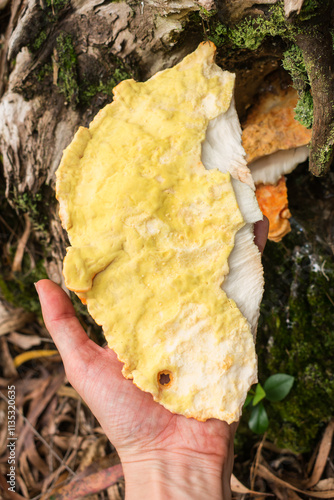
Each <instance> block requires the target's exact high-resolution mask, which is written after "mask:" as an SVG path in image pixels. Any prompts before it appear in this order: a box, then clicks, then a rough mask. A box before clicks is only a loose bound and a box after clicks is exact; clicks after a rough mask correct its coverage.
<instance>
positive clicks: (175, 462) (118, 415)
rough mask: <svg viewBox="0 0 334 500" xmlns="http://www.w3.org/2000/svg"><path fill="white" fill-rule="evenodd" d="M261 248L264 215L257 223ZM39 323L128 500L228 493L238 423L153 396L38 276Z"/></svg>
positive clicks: (214, 497) (58, 291) (225, 498)
mask: <svg viewBox="0 0 334 500" xmlns="http://www.w3.org/2000/svg"><path fill="white" fill-rule="evenodd" d="M254 232H255V242H256V244H257V245H258V247H259V249H260V251H261V252H262V251H263V249H264V246H265V243H266V240H267V234H268V221H267V219H266V220H265V221H262V222H260V223H257V224H256V225H255V230H254ZM36 289H37V291H38V294H39V299H40V302H41V306H42V312H43V317H44V321H45V325H46V327H47V329H48V330H49V332H50V334H51V336H52V338H53V340H54V342H55V344H56V346H57V348H58V350H59V352H60V355H61V357H62V359H63V362H64V366H65V370H66V374H67V377H68V380H69V382H70V383H71V384H72V386H73V387H74V388H75V389H76V390H77V392H78V393H79V394H80V396H81V397H82V398H83V399H84V401H85V402H86V403H87V405H88V406H89V407H90V409H91V410H92V412H93V413H94V415H95V416H96V418H97V419H98V420H99V422H100V424H101V426H102V427H103V429H104V431H105V433H106V435H107V436H108V438H109V439H110V441H111V442H112V444H113V445H114V446H115V448H116V449H117V451H118V454H119V456H120V459H121V462H122V465H123V472H124V477H125V485H126V500H141V499H144V500H150V499H154V500H167V499H171V498H173V500H188V499H189V500H197V499H198V500H203V498H210V499H212V500H221V499H223V500H228V499H230V498H231V490H230V477H231V473H232V468H233V439H234V434H235V431H236V427H237V423H234V424H232V425H228V424H227V423H226V422H221V421H219V420H215V419H211V420H207V421H206V422H198V421H196V420H194V419H192V418H190V419H187V418H185V417H183V416H182V415H175V414H172V413H170V412H169V411H168V410H166V409H165V408H164V407H163V406H161V405H159V404H158V403H156V402H154V401H153V399H152V396H151V395H150V394H147V393H144V392H142V391H140V390H139V389H138V388H137V387H136V386H135V385H134V384H133V383H132V382H131V380H126V379H125V378H124V377H123V375H122V374H121V369H122V363H120V362H119V361H118V359H117V357H116V355H115V353H114V352H113V351H112V350H110V349H108V348H102V347H99V346H98V345H96V344H95V343H94V342H92V341H91V340H90V339H89V338H88V337H87V335H86V332H85V331H84V330H83V328H82V327H81V325H80V323H79V321H78V319H77V318H76V316H75V311H74V308H73V306H72V303H71V301H70V299H69V298H68V296H67V295H66V293H65V292H64V291H63V290H62V289H61V288H60V287H59V286H57V285H56V284H55V283H53V282H52V281H49V280H41V281H39V282H38V283H37V284H36Z"/></svg>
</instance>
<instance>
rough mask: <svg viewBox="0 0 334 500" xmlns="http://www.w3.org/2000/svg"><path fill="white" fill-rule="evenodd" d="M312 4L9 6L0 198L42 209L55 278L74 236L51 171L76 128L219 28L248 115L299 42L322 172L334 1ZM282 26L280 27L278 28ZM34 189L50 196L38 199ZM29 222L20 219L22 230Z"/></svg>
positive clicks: (56, 2) (327, 148)
mask: <svg viewBox="0 0 334 500" xmlns="http://www.w3.org/2000/svg"><path fill="white" fill-rule="evenodd" d="M313 4H314V2H311V3H310V2H303V1H299V2H290V1H288V0H286V1H285V2H282V1H281V2H280V1H278V0H261V1H259V0H258V1H256V0H247V1H240V0H216V1H214V0H174V1H172V2H171V1H167V0H145V1H137V0H127V1H116V2H115V1H114V2H113V1H104V0H85V1H84V0H43V1H40V0H12V1H11V2H7V3H6V2H3V3H2V4H1V11H0V12H1V16H0V33H1V42H2V45H1V49H0V50H1V53H0V61H1V65H0V75H1V79H0V85H1V87H0V89H1V94H0V97H1V101H0V150H1V154H2V165H3V174H2V183H3V185H4V191H3V195H4V196H5V198H6V200H8V203H9V204H10V205H11V206H12V207H13V208H14V209H15V210H16V212H17V213H21V214H22V211H23V212H27V213H30V215H31V212H32V211H33V210H34V211H35V215H34V221H35V229H34V228H33V230H32V231H31V234H32V236H31V238H30V243H31V240H32V237H36V234H37V239H38V240H40V239H41V238H40V237H39V236H38V235H42V239H43V238H44V240H45V241H46V242H47V244H48V245H50V248H51V249H52V250H51V254H52V257H51V258H48V259H47V270H48V273H49V275H52V277H53V278H54V279H56V281H58V282H62V278H61V273H60V269H61V260H62V257H63V253H64V249H65V246H66V238H65V236H64V234H63V231H62V229H61V227H60V224H59V221H58V218H57V215H56V205H55V202H54V197H53V188H54V173H55V170H56V168H57V166H58V164H59V161H60V158H61V155H62V151H63V149H64V148H65V147H66V146H67V145H68V143H69V142H70V141H71V139H72V137H73V135H74V133H75V131H76V129H77V128H78V126H79V125H88V123H89V122H90V121H91V119H92V118H93V116H94V115H95V114H96V113H97V111H98V110H99V109H100V108H101V107H103V106H104V105H105V104H107V103H108V102H110V101H111V100H112V87H113V86H114V85H116V84H117V83H118V82H119V81H120V80H122V79H124V78H126V77H134V78H136V79H140V80H145V79H147V78H149V77H150V76H152V75H153V74H154V73H156V72H157V71H160V70H162V69H164V68H167V67H170V66H172V65H174V64H175V63H177V62H178V61H179V60H180V59H181V58H182V57H184V56H185V55H186V54H188V53H189V52H191V51H192V50H193V49H194V48H195V47H196V46H197V44H198V43H199V42H201V41H202V40H203V39H206V38H211V39H215V37H216V38H217V34H219V33H221V32H224V33H228V37H229V38H228V37H227V38H226V37H225V39H224V40H227V43H225V41H223V42H222V44H221V46H219V49H218V56H217V62H218V63H219V64H221V65H222V66H223V67H224V68H226V69H228V70H230V71H235V72H236V74H237V85H236V103H237V109H238V111H239V114H240V117H241V118H243V116H244V115H245V112H246V110H247V109H248V107H249V105H250V104H251V102H252V99H253V96H254V95H255V94H256V92H257V91H258V89H259V88H260V87H261V86H262V85H263V82H264V79H265V77H266V76H267V75H268V74H269V73H271V72H272V71H273V70H276V69H277V68H278V67H279V66H280V65H281V59H282V56H283V52H284V50H286V49H287V48H288V47H289V46H291V44H292V42H294V43H297V44H298V46H299V47H300V49H301V50H302V54H303V56H304V62H305V66H306V71H307V73H308V77H309V82H310V86H311V91H312V94H313V99H314V129H313V139H312V151H311V162H310V168H311V171H312V172H313V173H315V174H316V175H321V174H323V173H324V172H325V171H326V170H327V169H328V167H329V165H330V163H331V161H332V157H333V140H334V139H333V136H334V131H333V130H334V128H333V127H334V126H333V119H334V112H333V109H334V107H333V100H334V90H333V89H334V85H333V75H332V68H333V67H334V66H333V50H332V37H331V32H330V29H331V23H332V18H331V12H332V7H330V5H329V3H328V2H320V3H319V5H321V9H320V8H319V9H318V10H319V12H320V13H321V15H320V17H319V16H318V17H317V16H315V17H314V13H313V11H312V9H313V10H315V11H316V10H317V7H312V8H310V5H313ZM304 5H306V6H307V10H306V11H304V10H303V9H304ZM305 8H306V7H305ZM272 9H276V11H274V10H272ZM279 9H281V11H280V10H279ZM275 12H276V14H275ZM277 12H278V13H279V12H281V13H282V12H283V14H282V15H281V17H282V16H284V13H285V15H286V19H285V21H283V24H282V20H279V21H273V19H276V18H274V17H273V16H274V15H276V17H277ZM305 12H306V14H305ZM324 13H325V15H323V14H324ZM303 16H304V17H303ZM305 17H306V21H304V19H305ZM282 18H283V17H282ZM277 19H280V18H277ZM254 21H255V23H254ZM275 22H277V23H278V24H279V23H281V24H282V26H281V27H280V28H279V30H277V29H276V27H275V26H274V25H273V23H274V24H275ZM270 23H271V24H270ZM224 30H225V31H224ZM226 30H227V31H226ZM234 30H236V31H234ZM238 30H239V31H238ZM247 30H248V31H249V36H250V37H251V38H252V37H253V38H254V39H255V40H256V37H260V38H259V40H260V41H259V43H258V44H256V48H255V49H254V48H253V49H252V50H249V41H248V42H247V40H246V39H245V40H244V39H243V37H244V38H245V36H246V35H245V33H244V31H245V32H247ZM252 30H253V32H252ZM261 30H262V31H261ZM266 30H267V31H266ZM275 30H276V31H275ZM235 33H237V36H236V35H235ZM240 40H241V41H240ZM247 43H248V45H247ZM243 44H244V45H243ZM218 45H219V44H218ZM37 195H41V197H42V198H43V200H42V203H41V200H39V202H38V203H37V202H36V196H37ZM22 197H23V198H22ZM24 197H25V198H24ZM22 200H23V201H22ZM45 203H48V204H49V209H48V216H47V219H48V222H47V227H46V225H44V228H42V229H43V230H41V231H40V232H39V233H38V231H36V225H37V226H39V229H41V228H40V226H41V224H40V217H39V215H40V214H39V212H40V211H41V210H43V209H45ZM43 204H44V205H43ZM42 225H43V224H42ZM24 230H25V225H24V222H22V223H21V225H20V230H19V233H20V234H22V235H23V233H24ZM46 233H47V234H46ZM45 241H43V244H44V243H45ZM21 247H22V245H21ZM49 257H50V253H49ZM18 260H19V259H18V258H17V259H16V261H18Z"/></svg>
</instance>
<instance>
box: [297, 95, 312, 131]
mask: <svg viewBox="0 0 334 500" xmlns="http://www.w3.org/2000/svg"><path fill="white" fill-rule="evenodd" d="M295 119H296V120H298V121H299V122H300V123H301V124H302V125H304V127H306V128H312V125H313V97H312V95H311V92H310V91H309V90H307V91H306V92H302V94H301V95H300V96H299V99H298V102H297V106H296V107H295Z"/></svg>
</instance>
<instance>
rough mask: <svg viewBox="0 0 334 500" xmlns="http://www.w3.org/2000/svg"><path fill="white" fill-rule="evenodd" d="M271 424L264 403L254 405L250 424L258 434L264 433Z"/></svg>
mask: <svg viewBox="0 0 334 500" xmlns="http://www.w3.org/2000/svg"><path fill="white" fill-rule="evenodd" d="M268 425H269V420H268V415H267V412H266V410H265V408H264V406H263V403H260V404H258V405H257V406H254V408H253V409H252V413H251V416H250V417H249V421H248V426H249V428H250V429H251V430H252V431H253V432H255V433H256V434H263V433H264V432H265V431H266V430H267V429H268Z"/></svg>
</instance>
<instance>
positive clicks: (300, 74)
mask: <svg viewBox="0 0 334 500" xmlns="http://www.w3.org/2000/svg"><path fill="white" fill-rule="evenodd" d="M282 65H283V68H284V69H285V70H286V71H288V72H289V73H290V75H291V78H292V80H293V82H294V86H295V88H296V89H297V90H298V91H304V90H305V89H306V88H307V87H308V86H309V84H310V82H309V78H308V75H307V71H306V67H305V61H304V57H303V53H302V51H301V50H300V48H299V47H298V46H297V45H295V44H293V45H292V46H291V47H290V48H289V49H288V50H286V51H285V52H284V54H283V59H282Z"/></svg>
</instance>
